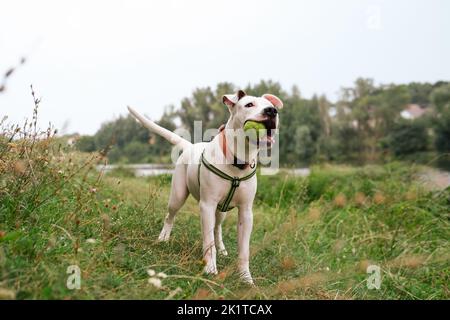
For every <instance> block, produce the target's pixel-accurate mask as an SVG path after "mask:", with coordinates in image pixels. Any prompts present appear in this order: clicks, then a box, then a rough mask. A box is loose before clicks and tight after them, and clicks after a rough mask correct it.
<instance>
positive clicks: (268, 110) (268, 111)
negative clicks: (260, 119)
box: [263, 107, 278, 118]
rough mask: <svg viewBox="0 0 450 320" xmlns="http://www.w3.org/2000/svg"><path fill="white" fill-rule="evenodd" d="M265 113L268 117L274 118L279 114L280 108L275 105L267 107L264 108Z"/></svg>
mask: <svg viewBox="0 0 450 320" xmlns="http://www.w3.org/2000/svg"><path fill="white" fill-rule="evenodd" d="M263 112H264V114H265V115H266V116H268V117H271V118H274V117H276V116H277V114H278V110H277V109H276V108H274V107H267V108H264V110H263Z"/></svg>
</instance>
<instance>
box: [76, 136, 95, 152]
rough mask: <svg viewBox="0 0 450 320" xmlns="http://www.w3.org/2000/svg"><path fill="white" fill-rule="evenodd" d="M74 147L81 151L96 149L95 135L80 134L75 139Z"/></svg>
mask: <svg viewBox="0 0 450 320" xmlns="http://www.w3.org/2000/svg"><path fill="white" fill-rule="evenodd" d="M76 148H77V149H78V150H80V151H82V152H94V151H96V150H97V146H96V144H95V137H93V136H81V137H80V138H78V140H77V141H76Z"/></svg>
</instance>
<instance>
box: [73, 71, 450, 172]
mask: <svg viewBox="0 0 450 320" xmlns="http://www.w3.org/2000/svg"><path fill="white" fill-rule="evenodd" d="M243 89H244V90H245V91H246V92H247V94H249V95H254V96H261V95H262V94H264V93H272V94H275V95H277V96H278V97H280V98H281V99H282V100H283V102H284V106H285V107H284V108H283V110H282V111H281V112H280V122H281V127H280V128H281V130H280V136H279V143H280V146H279V147H280V163H281V164H283V165H285V166H289V165H291V166H303V165H309V164H311V163H317V162H329V161H332V162H350V163H368V162H374V161H384V160H391V159H393V158H408V157H416V156H417V155H421V154H425V155H426V154H433V155H435V154H436V153H439V154H445V153H448V152H449V151H450V82H445V81H439V82H436V83H434V84H431V83H417V82H412V83H408V84H387V85H386V84H379V85H376V84H375V82H374V81H373V79H366V78H359V79H357V80H356V81H355V82H354V84H353V85H352V86H351V87H348V88H341V90H340V93H339V99H338V101H337V102H335V103H332V102H330V101H329V100H328V99H327V97H326V96H325V95H320V96H319V95H314V96H312V97H311V98H305V97H303V96H302V94H301V92H300V89H299V88H298V87H297V86H294V87H292V88H291V90H284V89H283V88H282V87H281V85H280V84H279V83H278V82H273V81H260V82H259V83H257V84H254V85H248V86H247V87H246V88H243ZM236 91H237V87H236V86H235V85H233V84H232V83H228V82H224V83H219V84H218V85H217V86H216V87H215V88H211V87H206V88H197V89H195V90H194V91H193V92H192V95H191V96H190V97H186V98H184V99H182V100H181V102H180V105H179V107H178V108H176V107H175V106H169V107H167V108H166V109H165V111H164V114H163V115H162V117H161V118H160V119H159V120H158V121H157V123H159V124H160V125H162V126H164V127H165V128H168V129H170V130H174V129H175V128H177V127H178V126H180V125H181V126H183V127H185V128H186V129H188V130H190V132H193V125H194V121H202V123H203V129H204V130H205V129H208V128H219V126H220V125H221V124H223V123H225V122H226V120H227V119H228V109H227V108H226V107H225V106H224V105H223V104H222V95H224V94H226V93H231V92H236ZM412 105H413V107H414V108H415V109H416V111H419V115H413V116H412V117H408V116H407V115H408V114H406V116H405V112H408V108H410V107H411V106H412ZM76 146H77V148H78V149H79V150H81V151H85V152H92V151H99V150H105V149H107V150H108V153H107V156H108V159H109V161H110V162H111V163H146V162H168V161H169V159H170V158H169V157H170V150H171V145H170V144H169V143H168V142H167V141H165V140H163V139H162V138H160V137H159V136H157V135H155V134H153V133H150V132H149V131H148V130H147V129H145V128H144V127H142V126H141V125H140V124H138V123H137V122H136V121H135V120H134V118H132V117H131V116H121V117H119V118H118V119H115V120H113V121H109V122H106V123H104V124H103V125H102V126H101V128H100V129H99V130H98V131H97V132H96V133H95V134H94V135H92V136H87V135H85V136H81V137H79V138H78V140H77V142H76Z"/></svg>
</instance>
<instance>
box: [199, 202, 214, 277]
mask: <svg viewBox="0 0 450 320" xmlns="http://www.w3.org/2000/svg"><path fill="white" fill-rule="evenodd" d="M216 208H217V204H214V203H207V202H205V201H200V212H201V225H202V235H203V260H204V261H205V268H204V271H205V273H207V274H217V265H216V246H215V243H214V225H215V222H216Z"/></svg>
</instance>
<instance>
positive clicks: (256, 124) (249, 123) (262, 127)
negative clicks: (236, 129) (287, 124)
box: [244, 121, 266, 133]
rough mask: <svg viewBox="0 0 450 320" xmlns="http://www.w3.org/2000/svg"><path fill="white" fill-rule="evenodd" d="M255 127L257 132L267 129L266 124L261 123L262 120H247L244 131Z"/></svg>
mask: <svg viewBox="0 0 450 320" xmlns="http://www.w3.org/2000/svg"><path fill="white" fill-rule="evenodd" d="M251 129H254V130H255V131H256V132H258V133H259V130H264V131H265V130H266V126H265V125H264V124H263V123H261V122H256V121H247V122H246V123H245V124H244V131H248V130H251Z"/></svg>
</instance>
